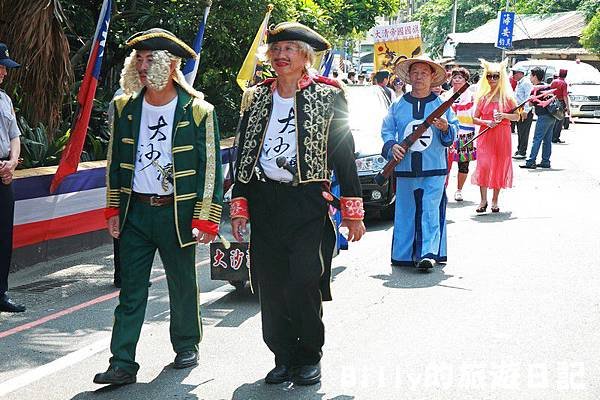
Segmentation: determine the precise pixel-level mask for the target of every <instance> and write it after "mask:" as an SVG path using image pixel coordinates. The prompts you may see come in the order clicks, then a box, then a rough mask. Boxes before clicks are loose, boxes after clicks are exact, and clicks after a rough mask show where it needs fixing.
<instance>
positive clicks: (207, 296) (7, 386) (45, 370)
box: [0, 262, 234, 397]
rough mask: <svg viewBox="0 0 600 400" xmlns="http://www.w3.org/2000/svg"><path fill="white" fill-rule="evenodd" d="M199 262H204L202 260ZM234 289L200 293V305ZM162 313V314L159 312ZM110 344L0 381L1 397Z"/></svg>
mask: <svg viewBox="0 0 600 400" xmlns="http://www.w3.org/2000/svg"><path fill="white" fill-rule="evenodd" d="M199 264H204V262H201V263H199ZM233 290H234V289H233V288H232V287H231V288H229V287H227V286H226V285H223V286H219V287H217V288H215V289H213V290H211V291H210V292H206V293H200V306H207V305H209V304H211V303H214V302H215V301H217V300H219V299H220V298H222V297H224V296H226V295H227V294H228V293H230V292H232V291H233ZM157 315H160V314H157ZM109 346H110V337H106V338H103V339H101V340H98V341H96V342H94V343H92V344H89V345H87V346H85V347H83V348H81V349H79V350H77V351H74V352H72V353H69V354H67V355H65V356H63V357H61V358H58V359H56V360H54V361H51V362H49V363H48V364H44V365H41V366H39V367H37V368H34V369H31V370H29V371H27V372H25V373H23V374H21V375H19V376H16V377H14V378H12V379H9V380H7V381H5V382H3V383H0V397H2V396H4V395H6V394H8V393H12V392H14V391H15V390H18V389H20V388H22V387H25V386H28V385H30V384H32V383H33V382H36V381H38V380H40V379H42V378H44V377H46V376H49V375H52V374H55V373H57V372H58V371H61V370H63V369H66V368H68V367H70V366H72V365H75V364H77V363H79V362H81V361H83V360H86V359H88V358H90V357H92V356H93V355H95V354H97V353H100V352H102V351H104V350H108V348H109Z"/></svg>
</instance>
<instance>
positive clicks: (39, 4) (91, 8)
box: [0, 0, 402, 139]
mask: <svg viewBox="0 0 600 400" xmlns="http://www.w3.org/2000/svg"><path fill="white" fill-rule="evenodd" d="M401 1H402V0H271V1H268V0H219V1H214V2H212V5H211V9H210V15H209V18H208V22H207V26H206V30H205V36H204V45H203V49H202V53H201V57H200V64H199V71H198V77H197V78H196V84H195V86H196V87H197V88H198V89H200V90H201V91H203V92H204V93H205V95H206V98H207V100H208V101H210V102H211V103H213V104H214V105H215V106H216V109H217V112H218V115H219V121H220V125H221V129H222V131H223V132H224V133H225V134H226V135H231V134H232V133H233V131H234V130H235V126H236V124H237V119H238V107H239V101H240V99H241V94H242V93H241V91H240V90H239V88H238V87H237V85H236V83H235V77H236V75H237V72H238V70H239V68H240V66H241V64H242V62H243V60H244V57H245V56H246V53H247V51H248V48H249V47H250V44H251V42H252V39H253V38H254V35H255V34H256V31H257V29H258V27H259V25H260V22H261V21H262V19H263V17H264V13H265V11H266V8H267V5H268V4H269V3H272V4H273V5H274V7H275V8H274V10H273V13H272V17H271V23H273V24H275V23H278V22H281V21H287V20H295V21H299V22H302V23H304V24H306V25H308V26H310V27H313V28H314V29H316V30H317V31H319V32H321V33H322V34H324V35H325V36H326V37H328V39H330V40H331V42H332V43H341V42H343V40H344V38H345V37H346V36H348V35H351V34H354V33H357V32H363V31H366V30H368V29H370V28H371V27H372V26H373V25H375V17H376V16H378V15H388V14H393V13H394V12H396V10H397V9H398V7H399V4H400V2H401ZM9 3H10V4H13V3H14V2H13V1H12V0H0V7H2V5H3V4H4V5H5V6H4V8H2V13H1V15H2V16H3V18H4V16H5V15H8V11H5V10H8V5H9ZM18 3H19V4H20V6H19V7H18V8H19V9H22V11H21V13H22V14H23V15H24V16H27V18H23V19H22V20H19V23H18V24H17V23H15V24H6V23H5V24H3V25H2V29H4V30H0V32H2V33H3V32H5V31H6V30H7V29H8V28H9V27H12V29H13V33H12V37H13V39H14V40H13V41H12V42H11V43H9V45H11V50H13V52H14V54H15V55H23V54H26V53H30V54H31V58H33V54H38V53H39V52H40V51H41V50H40V49H42V50H43V51H42V52H41V53H39V54H41V57H39V58H36V60H38V61H37V62H36V64H35V68H30V69H28V73H29V74H34V75H35V78H32V76H31V75H27V78H26V79H25V80H23V78H19V80H18V82H20V83H21V84H23V82H29V81H31V82H36V84H37V86H36V89H35V90H29V89H28V91H27V94H28V93H32V94H33V93H35V94H34V95H31V96H29V95H26V94H24V93H22V94H23V96H21V98H22V101H23V104H21V105H20V106H21V108H22V109H23V111H25V110H27V109H29V108H30V107H33V108H37V109H40V110H41V109H47V110H52V111H49V113H50V114H52V115H53V116H55V118H56V117H58V118H60V116H61V111H62V123H61V124H60V125H59V124H57V123H49V121H50V117H49V116H47V115H41V116H40V117H39V118H34V119H33V120H32V121H30V122H32V123H33V126H36V125H37V123H38V122H41V123H43V124H44V125H46V126H47V127H48V129H47V131H48V132H49V135H50V136H51V139H52V136H54V137H62V135H63V134H64V132H65V131H66V129H67V128H68V126H69V125H70V119H71V118H72V114H73V113H74V106H73V105H74V98H75V95H76V93H77V90H78V88H79V84H80V82H81V79H82V78H83V73H84V71H85V65H86V63H87V59H88V56H89V52H90V48H91V43H92V36H93V33H94V31H95V26H96V22H97V19H98V15H99V12H100V8H101V6H102V0H31V1H27V2H24V1H23V2H18ZM210 3H211V1H210V0H165V1H156V0H113V10H112V18H111V22H110V28H109V33H108V38H107V43H106V48H105V54H104V60H103V65H102V72H101V78H100V79H101V81H100V82H99V85H98V89H97V94H96V107H95V109H94V111H93V114H92V121H91V123H90V130H91V132H92V136H94V137H98V136H99V137H103V138H104V137H105V135H106V123H105V122H104V119H105V118H104V113H105V107H106V105H107V104H108V101H109V100H110V99H111V98H112V96H113V94H114V92H115V91H116V89H117V88H118V82H119V76H120V71H121V69H122V65H123V61H124V59H125V57H126V56H127V54H128V53H129V50H128V49H126V48H124V43H125V42H126V40H127V38H128V37H129V36H130V35H132V34H133V33H135V32H139V31H142V30H145V29H149V28H153V27H162V28H164V29H167V30H170V31H172V32H173V33H175V34H176V35H177V36H178V37H180V38H181V39H182V40H184V41H185V42H187V43H189V44H191V43H192V41H193V39H194V37H195V35H196V32H197V30H198V25H199V23H200V20H201V19H202V15H203V11H204V7H205V6H206V5H207V4H210ZM48 4H50V5H51V6H56V7H58V8H61V9H62V14H63V15H64V18H62V19H59V18H56V17H55V18H49V17H48V15H46V14H43V12H46V13H47V12H48V8H47V7H46V8H44V7H45V6H46V5H48ZM13 8H14V7H13ZM32 13H38V14H39V15H40V16H41V15H45V16H46V20H42V18H41V17H38V18H37V19H32V18H31V14H32ZM10 19H14V18H13V17H12V14H11V18H10ZM32 21H33V22H32ZM17 26H18V29H17ZM51 29H52V30H51ZM24 31H25V32H27V35H25V36H26V38H29V37H33V38H35V39H36V40H37V42H34V41H33V40H29V41H28V42H26V43H27V47H26V48H22V47H19V46H22V43H23V42H22V41H21V37H22V36H23V34H22V32H24ZM33 32H35V33H36V34H37V36H35V35H33V34H32V33H33ZM2 37H6V35H4V34H3V35H2ZM49 38H50V40H49ZM61 43H62V47H60V46H58V44H61ZM54 60H57V61H56V62H55V61H54ZM57 63H60V65H59V64H57ZM73 76H74V77H75V79H76V82H75V84H73V80H72V77H73ZM51 77H53V78H54V79H51ZM16 83H17V81H16V80H15V81H12V82H9V85H8V86H9V87H8V88H7V89H9V90H10V91H14V90H15V84H16ZM25 89H26V88H23V90H25ZM41 99H44V100H42V101H40V100H41ZM46 99H47V100H46ZM48 103H52V104H51V105H50V104H48ZM26 116H27V117H28V118H29V114H26ZM55 122H56V121H55Z"/></svg>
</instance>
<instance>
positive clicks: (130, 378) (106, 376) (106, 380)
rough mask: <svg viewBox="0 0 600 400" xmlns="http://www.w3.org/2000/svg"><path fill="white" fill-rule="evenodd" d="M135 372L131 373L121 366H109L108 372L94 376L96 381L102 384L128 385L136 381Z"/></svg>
mask: <svg viewBox="0 0 600 400" xmlns="http://www.w3.org/2000/svg"><path fill="white" fill-rule="evenodd" d="M135 379H136V378H135V374H131V373H129V372H127V371H125V370H123V369H122V368H119V367H108V369H107V370H106V372H101V373H99V374H96V376H94V383H98V384H100V385H105V384H108V385H127V384H130V383H135Z"/></svg>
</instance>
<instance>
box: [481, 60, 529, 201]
mask: <svg viewBox="0 0 600 400" xmlns="http://www.w3.org/2000/svg"><path fill="white" fill-rule="evenodd" d="M480 61H481V66H482V67H483V74H482V79H481V81H480V83H479V90H478V92H477V94H476V95H475V101H476V102H477V106H476V108H475V114H474V116H473V122H474V123H475V124H477V125H481V127H480V130H482V129H485V128H486V127H488V126H489V127H490V128H491V129H490V130H489V131H487V132H486V133H485V134H483V135H482V136H480V137H479V138H478V139H477V167H476V169H475V172H474V174H473V175H472V176H471V182H472V183H473V184H475V185H478V186H479V191H480V193H481V201H480V203H479V207H478V208H477V209H476V210H475V211H476V212H478V213H482V212H485V211H486V209H487V206H488V201H487V190H488V188H491V189H492V190H493V194H492V206H491V210H492V212H499V211H500V207H499V206H498V197H499V195H500V189H504V188H510V187H512V178H513V171H512V159H511V150H512V147H511V136H510V121H516V120H518V118H519V114H518V113H516V112H515V113H509V111H510V110H511V109H513V108H514V107H515V106H516V100H515V97H514V93H513V91H512V88H511V87H510V82H509V80H508V74H507V73H506V60H505V61H503V62H502V63H489V62H487V61H485V60H482V59H480Z"/></svg>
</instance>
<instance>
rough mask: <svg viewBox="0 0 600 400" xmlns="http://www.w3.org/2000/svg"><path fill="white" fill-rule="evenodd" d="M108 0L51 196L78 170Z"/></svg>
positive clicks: (105, 29)
mask: <svg viewBox="0 0 600 400" xmlns="http://www.w3.org/2000/svg"><path fill="white" fill-rule="evenodd" d="M110 10H111V0H104V2H103V3H102V9H101V11H100V17H99V18H98V24H97V25H96V33H95V34H94V41H93V43H92V52H91V53H90V57H89V59H88V63H87V68H86V70H85V75H84V76H83V82H82V83H81V87H80V88H79V93H78V94H77V103H78V105H77V112H76V114H75V118H74V119H73V125H72V127H71V136H70V137H69V142H68V143H67V146H66V147H65V149H64V150H63V152H62V157H61V159H60V164H59V165H58V170H57V171H56V174H55V175H54V179H53V180H52V184H51V185H50V193H54V192H55V191H56V190H57V189H58V186H59V185H60V183H61V182H62V180H63V179H64V178H65V177H66V176H67V175H70V174H72V173H73V172H75V171H77V166H78V165H79V159H80V157H81V151H82V150H83V144H84V143H85V137H86V134H87V129H88V125H89V123H90V115H91V113H92V107H93V105H94V97H95V95H96V86H97V85H98V79H99V77H100V68H101V67H102V57H103V56H104V46H105V44H106V36H107V35H108V24H109V22H110Z"/></svg>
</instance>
